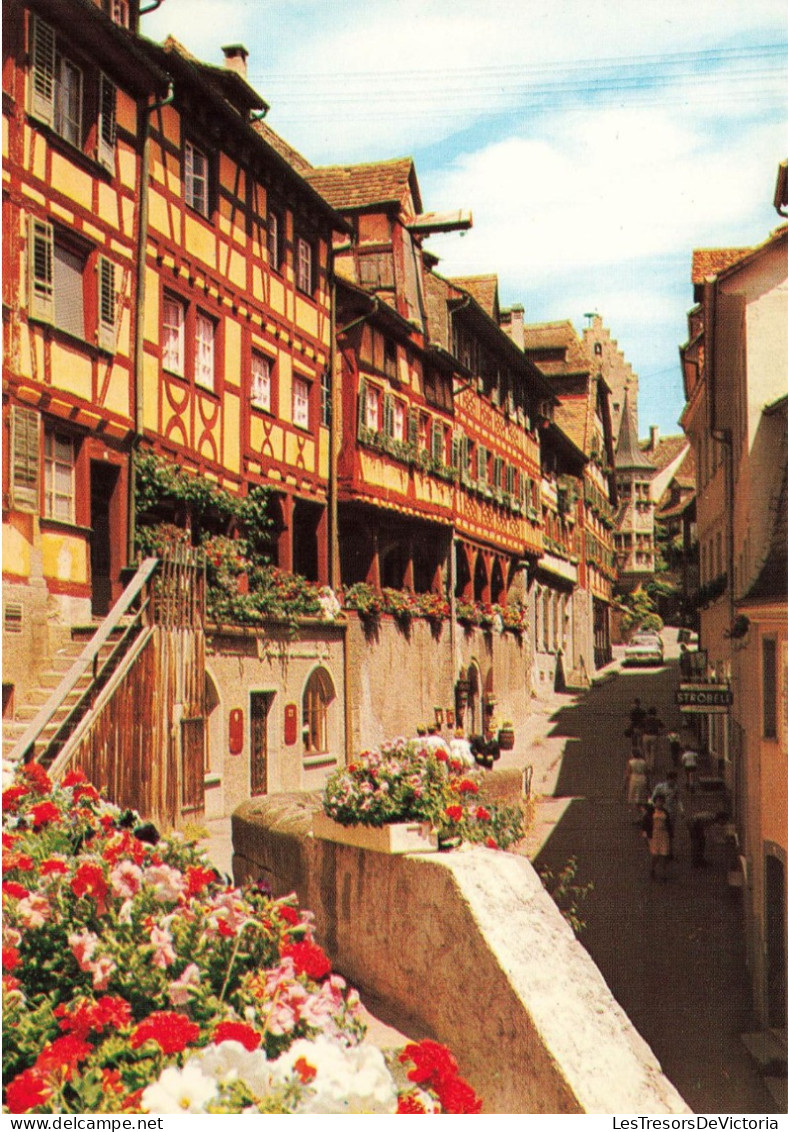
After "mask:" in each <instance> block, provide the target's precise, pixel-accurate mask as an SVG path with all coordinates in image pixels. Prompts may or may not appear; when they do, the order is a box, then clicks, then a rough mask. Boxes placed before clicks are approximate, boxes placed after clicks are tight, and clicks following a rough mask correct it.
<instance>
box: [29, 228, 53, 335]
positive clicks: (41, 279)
mask: <svg viewBox="0 0 788 1132" xmlns="http://www.w3.org/2000/svg"><path fill="white" fill-rule="evenodd" d="M54 250H55V237H54V233H53V230H52V225H51V224H48V223H47V222H46V221H45V220H36V218H35V217H34V216H31V217H30V221H29V224H28V232H27V267H28V296H29V300H28V301H29V310H30V315H31V317H32V318H38V319H40V320H41V321H42V322H54V321H55V291H54V262H53V260H54Z"/></svg>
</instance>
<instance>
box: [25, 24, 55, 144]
mask: <svg viewBox="0 0 788 1132" xmlns="http://www.w3.org/2000/svg"><path fill="white" fill-rule="evenodd" d="M30 20H31V28H30V35H31V44H30V63H31V67H30V113H31V114H33V115H34V116H35V117H36V118H38V119H39V120H40V121H42V122H45V123H46V124H47V125H48V126H52V125H54V123H55V33H54V31H53V30H52V28H51V27H50V26H49V24H46V23H44V21H43V20H40V19H39V18H38V16H33V15H31V17H30Z"/></svg>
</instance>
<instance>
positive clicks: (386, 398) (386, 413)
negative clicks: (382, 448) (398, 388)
mask: <svg viewBox="0 0 788 1132" xmlns="http://www.w3.org/2000/svg"><path fill="white" fill-rule="evenodd" d="M383 435H384V436H393V435H394V398H393V397H392V395H391V394H390V393H384V395H383Z"/></svg>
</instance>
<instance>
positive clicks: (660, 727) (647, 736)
mask: <svg viewBox="0 0 788 1132" xmlns="http://www.w3.org/2000/svg"><path fill="white" fill-rule="evenodd" d="M664 730H665V725H664V724H663V722H662V720H661V719H660V718H659V717H658V715H657V709H656V708H655V707H650V708H649V709H648V711H647V713H646V717H645V719H644V720H643V757H644V758H645V760H646V766H647V767H648V770H649V774H653V773H654V767H655V766H656V764H657V740H658V739H659V736H660V734H661V733H662V732H663V731H664Z"/></svg>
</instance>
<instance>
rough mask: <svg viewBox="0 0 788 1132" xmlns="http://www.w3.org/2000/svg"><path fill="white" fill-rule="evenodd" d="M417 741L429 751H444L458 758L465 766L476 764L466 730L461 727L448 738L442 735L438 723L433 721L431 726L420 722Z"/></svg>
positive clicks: (451, 756) (417, 729)
mask: <svg viewBox="0 0 788 1132" xmlns="http://www.w3.org/2000/svg"><path fill="white" fill-rule="evenodd" d="M416 742H418V743H421V744H422V745H423V746H424V747H426V748H427V750H428V751H432V752H436V751H444V752H445V753H446V754H447V755H448V756H449V757H450V758H452V759H456V761H457V762H459V763H460V764H461V765H462V766H464V767H472V766H474V757H473V751H472V750H471V744H470V743H469V741H468V740H467V739H466V738H465V732H464V731H463V729H462V728H461V727H457V728H455V730H454V735H453V736H452V738H451V739H449V740H446V739H444V737H443V736H442V735H441V731H440V727H439V726H438V724H437V723H432V724H430V725H429V727H428V726H427V725H426V724H423V723H420V724H419V726H418V727H417V728H416Z"/></svg>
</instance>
